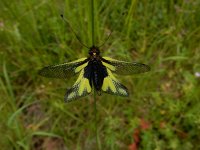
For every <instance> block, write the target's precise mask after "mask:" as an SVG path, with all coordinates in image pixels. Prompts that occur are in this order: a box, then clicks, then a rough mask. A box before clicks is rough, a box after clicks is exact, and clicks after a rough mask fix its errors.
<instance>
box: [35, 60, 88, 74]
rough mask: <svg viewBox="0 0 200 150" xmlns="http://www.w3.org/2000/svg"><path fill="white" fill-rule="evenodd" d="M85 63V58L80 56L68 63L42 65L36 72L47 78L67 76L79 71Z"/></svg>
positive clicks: (86, 61)
mask: <svg viewBox="0 0 200 150" xmlns="http://www.w3.org/2000/svg"><path fill="white" fill-rule="evenodd" d="M87 63H88V59H87V58H81V59H78V60H76V61H72V62H69V63H63V64H59V65H52V66H47V67H44V68H42V69H41V70H39V71H38V74H39V75H41V76H44V77H48V78H69V77H71V76H73V75H75V74H77V73H78V72H80V71H81V70H82V69H83V68H84V67H85V66H87Z"/></svg>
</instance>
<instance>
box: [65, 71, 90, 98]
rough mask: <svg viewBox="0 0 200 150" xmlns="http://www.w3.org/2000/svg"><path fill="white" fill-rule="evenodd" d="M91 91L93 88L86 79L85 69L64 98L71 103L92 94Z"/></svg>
mask: <svg viewBox="0 0 200 150" xmlns="http://www.w3.org/2000/svg"><path fill="white" fill-rule="evenodd" d="M91 91H92V88H91V86H90V83H89V80H88V79H87V78H85V77H84V69H82V70H81V72H80V75H79V77H78V79H77V80H76V82H75V83H74V85H73V86H72V88H70V89H69V90H67V92H66V94H65V98H64V99H65V102H70V101H73V100H76V99H78V98H81V97H83V96H86V95H88V94H90V93H91Z"/></svg>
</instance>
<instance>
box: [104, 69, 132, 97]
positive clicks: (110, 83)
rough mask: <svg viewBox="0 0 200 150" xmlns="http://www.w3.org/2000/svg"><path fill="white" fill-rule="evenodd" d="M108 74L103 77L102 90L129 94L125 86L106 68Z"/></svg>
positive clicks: (124, 94)
mask: <svg viewBox="0 0 200 150" xmlns="http://www.w3.org/2000/svg"><path fill="white" fill-rule="evenodd" d="M107 72H108V76H107V77H105V78H104V80H103V85H102V91H103V92H105V93H108V94H113V95H118V96H124V97H127V96H128V95H129V93H128V90H127V88H126V87H125V86H124V85H122V84H121V83H120V82H119V81H118V80H117V79H116V78H115V77H114V75H113V74H112V72H111V71H110V69H108V68H107Z"/></svg>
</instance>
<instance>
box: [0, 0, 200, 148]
mask: <svg viewBox="0 0 200 150" xmlns="http://www.w3.org/2000/svg"><path fill="white" fill-rule="evenodd" d="M199 12H200V1H199V0H166V1H164V0H163V1H161V0H160V1H158V0H150V1H146V0H140V1H137V0H126V1H124V0H115V1H114V0H109V1H105V0H104V1H100V0H97V1H95V14H94V15H95V42H96V45H100V44H101V43H102V42H103V41H105V39H106V38H107V36H108V33H110V32H111V31H113V33H112V36H111V38H110V39H109V41H107V42H106V44H105V45H104V46H103V47H102V48H101V51H102V55H103V56H110V57H113V58H116V59H121V60H129V61H138V62H142V63H146V64H148V65H150V66H151V68H152V71H151V72H150V73H146V74H144V75H137V76H129V77H124V76H118V78H119V79H120V80H121V81H122V83H123V84H124V85H126V86H127V88H128V89H129V92H130V93H131V94H130V97H129V98H121V97H116V96H112V95H106V94H104V95H102V96H99V97H98V103H97V109H98V114H97V123H98V133H99V134H98V135H99V137H98V139H99V142H100V143H101V149H106V150H107V149H108V150H117V149H120V150H121V149H128V147H129V149H131V150H134V149H133V147H132V148H131V146H130V145H131V144H134V142H136V139H135V138H134V136H133V135H135V136H137V137H138V138H139V144H136V146H137V148H139V149H141V150H199V149H200V146H199V141H200V136H199V135H200V101H199V97H200V91H199V89H200V77H199V73H200V55H199V53H200V44H199V41H200V13H199ZM60 14H64V16H65V17H66V18H67V19H68V21H69V22H70V23H71V25H72V27H73V29H74V30H75V31H76V32H77V34H78V35H79V36H80V39H81V40H82V41H83V43H85V44H86V45H88V46H91V42H92V39H91V9H90V1H89V0H84V1H83V0H77V1H73V0H66V1H64V0H59V1H56V0H34V1H31V0H22V1H13V0H1V1H0V41H1V42H0V120H1V121H0V133H1V136H0V146H1V148H2V149H4V150H10V149H16V150H29V149H33V150H40V149H45V150H68V149H69V150H72V149H87V150H90V149H91V150H94V149H97V148H96V143H95V136H96V135H95V132H94V127H95V118H94V116H95V115H94V110H93V97H92V96H88V97H85V98H83V99H81V100H78V101H75V102H72V103H68V104H66V103H64V101H63V96H64V93H65V91H66V89H67V88H68V87H70V86H72V84H73V82H74V81H75V78H72V79H70V80H69V79H66V80H57V79H46V78H42V77H40V76H38V74H37V70H38V69H39V68H41V67H44V66H47V65H51V64H59V63H63V62H67V61H71V60H75V59H77V58H81V57H85V56H87V52H88V50H87V49H86V48H84V47H82V46H81V45H80V44H79V42H78V41H77V40H76V38H75V36H74V35H73V33H72V32H71V31H70V29H69V26H67V25H66V24H65V23H64V22H63V20H62V19H61V18H60ZM141 120H145V121H146V123H143V124H141ZM145 124H146V126H147V128H145V127H143V126H144V125H145ZM137 130H140V132H138V133H137V134H136V133H135V131H137Z"/></svg>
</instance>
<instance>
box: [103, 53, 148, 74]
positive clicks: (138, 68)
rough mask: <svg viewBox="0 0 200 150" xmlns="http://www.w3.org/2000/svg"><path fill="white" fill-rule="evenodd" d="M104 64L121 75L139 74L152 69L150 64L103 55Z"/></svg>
mask: <svg viewBox="0 0 200 150" xmlns="http://www.w3.org/2000/svg"><path fill="white" fill-rule="evenodd" d="M102 62H103V65H104V66H106V67H107V68H109V69H110V70H111V71H112V72H113V73H116V74H119V75H131V74H139V73H144V72H147V71H150V67H149V66H148V65H145V64H142V63H137V62H126V61H119V60H116V59H112V58H110V57H102Z"/></svg>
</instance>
